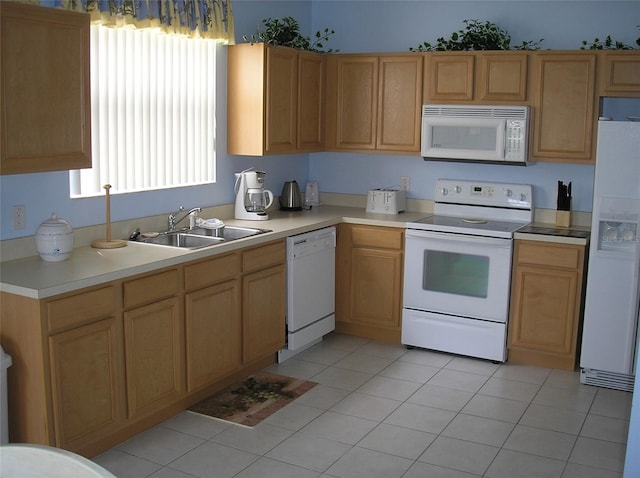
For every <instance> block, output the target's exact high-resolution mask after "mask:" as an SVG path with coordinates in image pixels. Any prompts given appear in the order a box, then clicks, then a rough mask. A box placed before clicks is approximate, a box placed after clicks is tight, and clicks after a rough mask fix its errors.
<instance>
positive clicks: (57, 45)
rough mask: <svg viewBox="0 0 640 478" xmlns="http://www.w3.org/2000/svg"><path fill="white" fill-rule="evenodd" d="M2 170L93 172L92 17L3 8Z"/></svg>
mask: <svg viewBox="0 0 640 478" xmlns="http://www.w3.org/2000/svg"><path fill="white" fill-rule="evenodd" d="M0 71H1V72H2V74H1V76H2V79H1V81H0V115H1V116H2V121H0V137H1V140H0V171H1V173H2V174H18V173H34V172H41V171H59V170H68V169H79V168H90V167H91V123H90V121H91V101H90V77H89V15H87V14H83V13H75V12H69V11H66V10H59V9H55V8H46V7H38V6H33V5H25V4H19V3H12V2H0Z"/></svg>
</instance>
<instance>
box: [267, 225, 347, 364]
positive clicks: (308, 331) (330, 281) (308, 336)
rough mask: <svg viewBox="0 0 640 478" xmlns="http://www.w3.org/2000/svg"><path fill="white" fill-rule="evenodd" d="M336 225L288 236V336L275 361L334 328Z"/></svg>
mask: <svg viewBox="0 0 640 478" xmlns="http://www.w3.org/2000/svg"><path fill="white" fill-rule="evenodd" d="M335 273H336V228H335V227H327V228H324V229H318V230H316V231H311V232H307V233H304V234H298V235H297V236H291V237H288V238H287V319H286V320H287V337H286V345H285V348H284V349H282V350H280V351H279V352H278V362H283V361H285V360H287V359H288V358H290V357H292V356H294V355H296V354H297V353H300V352H302V351H303V350H305V349H306V348H308V347H310V346H312V345H313V344H316V343H318V342H320V341H321V340H322V337H323V336H324V335H325V334H328V333H329V332H331V331H332V330H334V329H335V326H336V317H335V302H336V301H335Z"/></svg>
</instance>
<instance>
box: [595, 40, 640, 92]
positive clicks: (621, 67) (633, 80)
mask: <svg viewBox="0 0 640 478" xmlns="http://www.w3.org/2000/svg"><path fill="white" fill-rule="evenodd" d="M598 70H599V72H600V74H599V81H600V84H599V89H598V91H599V93H600V96H627V97H634V98H640V52H638V51H637V50H615V51H603V52H599V53H598Z"/></svg>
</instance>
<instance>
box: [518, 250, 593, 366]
mask: <svg viewBox="0 0 640 478" xmlns="http://www.w3.org/2000/svg"><path fill="white" fill-rule="evenodd" d="M585 249H586V248H585V247H584V246H579V245H569V244H555V243H547V242H538V241H522V240H517V241H516V242H515V249H514V263H515V267H514V273H513V280H512V285H511V306H510V317H509V339H508V342H509V346H508V347H509V361H511V362H514V363H522V364H527V365H536V366H540V367H551V368H561V369H565V370H574V368H575V365H576V359H577V348H578V346H577V342H578V329H579V324H580V316H581V312H582V310H581V306H582V291H583V286H584V284H583V271H584V260H585Z"/></svg>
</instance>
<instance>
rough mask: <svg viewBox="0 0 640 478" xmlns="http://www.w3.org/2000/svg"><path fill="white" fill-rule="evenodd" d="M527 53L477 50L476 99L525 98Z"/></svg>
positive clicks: (508, 100)
mask: <svg viewBox="0 0 640 478" xmlns="http://www.w3.org/2000/svg"><path fill="white" fill-rule="evenodd" d="M528 58H529V55H528V54H527V53H513V52H500V53H488V52H478V53H477V58H476V60H477V63H476V95H475V96H476V99H477V100H478V101H482V102H505V101H507V102H511V101H518V102H520V101H525V100H526V99H527V63H528Z"/></svg>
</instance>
